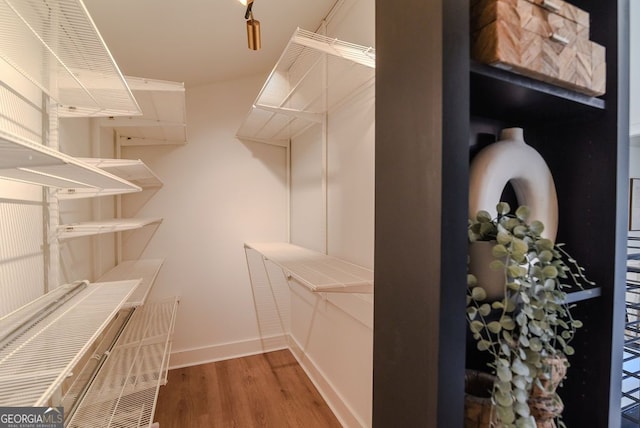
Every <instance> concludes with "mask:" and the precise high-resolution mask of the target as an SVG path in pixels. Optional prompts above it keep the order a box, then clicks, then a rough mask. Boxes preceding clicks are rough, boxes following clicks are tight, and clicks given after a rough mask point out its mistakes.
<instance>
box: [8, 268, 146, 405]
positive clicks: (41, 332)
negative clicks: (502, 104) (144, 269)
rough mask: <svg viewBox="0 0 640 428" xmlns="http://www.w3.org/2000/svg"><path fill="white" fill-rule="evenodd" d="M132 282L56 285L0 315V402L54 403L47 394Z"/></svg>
mask: <svg viewBox="0 0 640 428" xmlns="http://www.w3.org/2000/svg"><path fill="white" fill-rule="evenodd" d="M138 283H139V281H135V280H133V281H122V282H118V283H95V284H88V283H87V282H82V283H74V284H69V285H65V286H61V287H58V288H57V289H55V290H54V291H52V292H50V293H48V294H46V295H44V296H42V297H41V298H39V299H37V300H35V301H33V302H31V303H29V304H28V305H26V306H24V307H22V308H21V309H18V310H17V311H15V312H12V313H10V314H8V315H7V316H5V317H3V318H2V319H0V331H2V332H3V334H5V336H4V337H3V338H2V342H0V385H1V388H0V406H45V405H51V404H54V405H55V404H56V403H51V402H50V400H51V398H52V397H53V396H54V394H56V393H57V392H58V391H59V389H60V388H61V385H62V383H63V381H64V380H65V379H66V378H67V377H68V375H69V374H70V372H71V370H72V369H73V368H74V367H75V365H76V364H77V363H78V362H79V360H80V358H81V357H82V356H83V355H84V354H85V352H86V351H87V349H88V348H89V346H90V345H91V344H92V343H93V342H94V341H95V340H96V338H97V337H98V336H99V335H100V333H101V332H102V331H103V330H104V329H105V328H106V326H107V325H108V323H109V322H110V320H111V319H112V318H113V316H114V315H115V314H116V313H117V311H118V310H119V308H120V307H121V306H122V304H123V303H124V302H125V301H126V300H127V299H128V298H129V295H130V294H131V293H132V292H133V290H134V289H135V287H137V286H138ZM66 293H68V294H66Z"/></svg>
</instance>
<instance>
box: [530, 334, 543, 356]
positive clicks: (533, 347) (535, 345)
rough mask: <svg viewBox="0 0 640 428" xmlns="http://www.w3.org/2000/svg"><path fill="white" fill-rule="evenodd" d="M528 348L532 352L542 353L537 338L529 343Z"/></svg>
mask: <svg viewBox="0 0 640 428" xmlns="http://www.w3.org/2000/svg"><path fill="white" fill-rule="evenodd" d="M529 348H530V349H531V350H532V351H534V352H540V351H542V342H541V341H540V339H539V338H537V337H534V338H532V339H531V340H530V341H529Z"/></svg>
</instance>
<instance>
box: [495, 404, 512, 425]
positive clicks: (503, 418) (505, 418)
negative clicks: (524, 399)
mask: <svg viewBox="0 0 640 428" xmlns="http://www.w3.org/2000/svg"><path fill="white" fill-rule="evenodd" d="M496 413H497V414H498V420H499V421H500V422H502V423H503V424H512V423H513V422H514V421H515V420H516V415H515V413H514V412H513V409H512V408H511V406H509V407H502V406H500V405H498V406H496Z"/></svg>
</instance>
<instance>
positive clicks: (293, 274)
mask: <svg viewBox="0 0 640 428" xmlns="http://www.w3.org/2000/svg"><path fill="white" fill-rule="evenodd" d="M245 249H253V250H255V251H257V252H259V253H260V254H262V256H263V258H264V260H268V261H271V262H273V263H274V264H275V265H277V266H278V267H280V268H281V269H282V270H283V272H284V273H285V275H286V276H287V277H290V278H293V279H295V280H296V281H298V282H299V283H300V284H302V285H303V286H305V287H307V288H308V289H309V290H311V291H313V292H332V293H366V294H370V293H373V271H372V270H370V269H366V268H364V267H362V266H358V265H356V264H353V263H349V262H347V261H345V260H341V259H339V258H337V257H332V256H328V255H326V254H322V253H319V252H317V251H313V250H309V249H306V248H303V247H299V246H297V245H292V244H287V243H283V242H269V243H247V244H245Z"/></svg>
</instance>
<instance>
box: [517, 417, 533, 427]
mask: <svg viewBox="0 0 640 428" xmlns="http://www.w3.org/2000/svg"><path fill="white" fill-rule="evenodd" d="M536 426H537V425H536V420H535V419H534V418H533V416H529V417H528V418H521V419H518V422H517V423H516V428H536Z"/></svg>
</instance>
